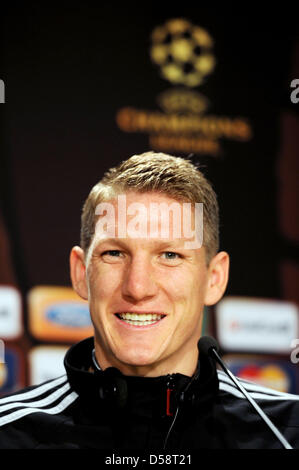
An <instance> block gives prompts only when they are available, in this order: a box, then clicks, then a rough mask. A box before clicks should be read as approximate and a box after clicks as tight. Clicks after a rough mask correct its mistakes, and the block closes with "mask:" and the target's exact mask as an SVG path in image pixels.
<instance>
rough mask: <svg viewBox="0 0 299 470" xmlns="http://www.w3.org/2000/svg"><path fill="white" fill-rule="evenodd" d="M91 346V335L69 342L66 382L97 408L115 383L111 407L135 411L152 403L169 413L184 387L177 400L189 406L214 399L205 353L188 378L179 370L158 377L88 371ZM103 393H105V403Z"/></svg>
mask: <svg viewBox="0 0 299 470" xmlns="http://www.w3.org/2000/svg"><path fill="white" fill-rule="evenodd" d="M93 348H94V338H93V337H91V338H87V339H85V340H83V341H81V342H80V343H77V344H75V345H73V346H72V347H71V348H70V349H69V350H68V351H67V353H66V356H65V359H64V366H65V369H66V373H67V376H68V380H69V382H70V385H71V386H72V388H73V389H74V390H75V391H76V392H77V393H78V395H79V396H80V397H81V398H82V399H83V400H84V401H87V402H88V404H89V405H90V406H95V405H97V406H99V405H101V404H103V405H104V406H103V407H101V408H104V409H105V408H107V404H108V403H109V402H110V403H112V400H111V397H112V396H113V393H114V388H115V387H114V385H115V383H116V385H117V387H118V388H119V389H120V390H121V393H120V399H117V400H116V402H115V401H114V402H113V403H112V404H113V407H114V408H115V406H120V407H123V406H124V405H125V406H126V407H128V406H129V407H133V408H134V409H136V407H138V409H139V411H140V410H143V412H144V413H149V412H150V410H151V409H152V408H153V407H154V408H155V409H158V410H159V414H160V415H162V416H164V415H167V414H169V415H171V414H172V411H173V409H174V408H175V406H176V403H178V402H179V401H180V397H181V398H182V392H183V391H184V390H186V388H187V391H186V393H185V394H184V397H183V402H184V403H181V404H183V406H184V407H185V408H186V409H187V408H190V409H191V410H192V409H193V408H194V406H196V407H203V406H206V405H207V404H208V403H209V402H212V401H214V400H215V395H216V394H217V392H218V390H219V383H218V376H217V371H216V366H215V364H214V362H213V361H212V359H210V358H209V357H199V360H198V367H197V371H196V373H195V374H194V376H193V377H192V378H190V377H187V376H185V375H183V374H179V373H176V374H171V375H165V376H160V377H136V376H125V375H123V374H121V373H120V372H119V371H118V370H117V369H115V368H109V369H110V370H108V369H106V370H105V371H96V372H95V373H93V372H90V369H91V367H92V351H93ZM112 369H113V370H112ZM111 380H112V385H111ZM119 384H120V386H119ZM188 384H189V385H188ZM123 388H125V391H124V392H123ZM167 390H171V392H168V391H167ZM103 394H104V395H105V394H106V395H105V396H106V398H105V397H104V402H105V403H104V402H103Z"/></svg>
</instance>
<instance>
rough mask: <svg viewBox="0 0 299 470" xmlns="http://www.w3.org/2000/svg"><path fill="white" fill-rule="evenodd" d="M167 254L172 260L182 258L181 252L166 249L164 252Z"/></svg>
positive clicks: (167, 257)
mask: <svg viewBox="0 0 299 470" xmlns="http://www.w3.org/2000/svg"><path fill="white" fill-rule="evenodd" d="M163 255H165V257H166V259H167V260H172V259H179V258H181V255H180V254H179V253H174V252H173V251H165V252H164V253H163Z"/></svg>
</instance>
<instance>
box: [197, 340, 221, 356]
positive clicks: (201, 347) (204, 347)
mask: <svg viewBox="0 0 299 470" xmlns="http://www.w3.org/2000/svg"><path fill="white" fill-rule="evenodd" d="M197 347H198V351H199V353H200V354H205V355H206V356H208V355H209V354H210V352H211V349H212V348H214V349H216V351H217V352H218V351H219V346H218V343H217V341H216V340H215V338H213V337H212V336H202V337H201V338H200V340H199V341H198V343H197Z"/></svg>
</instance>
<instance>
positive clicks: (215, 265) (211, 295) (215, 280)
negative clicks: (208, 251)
mask: <svg viewBox="0 0 299 470" xmlns="http://www.w3.org/2000/svg"><path fill="white" fill-rule="evenodd" d="M228 273H229V255H228V254H227V253H226V252H225V251H220V252H219V253H217V255H216V256H214V258H213V259H212V260H211V262H210V264H209V267H208V284H207V290H206V295H205V305H207V306H208V305H214V304H216V303H217V302H219V300H220V299H221V298H222V296H223V294H224V292H225V289H226V286H227V283H228Z"/></svg>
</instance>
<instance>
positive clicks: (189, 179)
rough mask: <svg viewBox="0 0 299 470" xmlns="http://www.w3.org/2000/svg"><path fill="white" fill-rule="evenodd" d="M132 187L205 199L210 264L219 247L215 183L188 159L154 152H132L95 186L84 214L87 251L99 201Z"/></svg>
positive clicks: (184, 199) (193, 199)
mask: <svg viewBox="0 0 299 470" xmlns="http://www.w3.org/2000/svg"><path fill="white" fill-rule="evenodd" d="M130 190H131V191H132V190H133V191H136V192H140V193H145V192H152V191H156V192H160V193H162V194H165V195H167V196H169V197H172V198H173V199H176V200H177V201H180V202H191V203H195V202H197V203H199V202H202V203H203V221H204V234H203V246H204V247H205V250H206V261H207V264H209V262H210V260H211V259H212V257H213V256H214V255H215V254H216V253H217V251H218V249H219V208H218V202H217V197H216V194H215V192H214V190H213V188H212V185H211V184H210V182H209V181H208V180H207V179H206V178H205V176H204V175H203V173H202V172H201V171H199V169H198V168H197V166H196V165H195V164H193V163H192V162H191V161H190V160H189V159H186V158H181V157H174V156H172V155H167V154H164V153H155V152H146V153H143V154H141V155H133V156H132V157H130V158H128V159H127V160H125V161H123V162H121V163H120V164H119V165H118V166H116V167H114V168H110V169H109V170H108V171H107V172H106V173H105V174H104V176H103V178H102V179H101V180H100V181H99V182H98V183H97V184H96V185H95V186H94V187H93V188H92V190H91V191H90V193H89V196H88V198H87V199H86V201H85V203H84V206H83V210H82V216H81V248H82V249H83V250H84V252H85V254H86V253H87V251H88V248H89V246H90V244H91V242H92V239H93V236H94V232H95V224H96V218H97V216H96V214H95V211H96V207H97V205H98V204H99V203H101V202H107V201H109V200H111V199H113V198H114V197H116V196H117V195H118V194H122V193H125V192H128V191H130Z"/></svg>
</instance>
